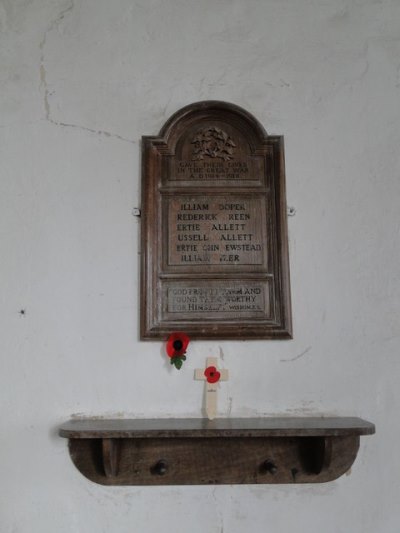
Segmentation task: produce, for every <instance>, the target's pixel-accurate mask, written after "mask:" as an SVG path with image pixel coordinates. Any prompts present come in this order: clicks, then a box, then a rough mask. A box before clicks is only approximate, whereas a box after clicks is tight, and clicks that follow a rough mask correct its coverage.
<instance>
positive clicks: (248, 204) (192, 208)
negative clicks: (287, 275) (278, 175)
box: [164, 195, 268, 269]
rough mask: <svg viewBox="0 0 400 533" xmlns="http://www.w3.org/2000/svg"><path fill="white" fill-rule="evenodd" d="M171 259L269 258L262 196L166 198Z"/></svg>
mask: <svg viewBox="0 0 400 533" xmlns="http://www.w3.org/2000/svg"><path fill="white" fill-rule="evenodd" d="M165 212H166V213H165V218H164V220H165V221H166V227H167V232H168V238H167V242H168V246H167V249H168V259H167V262H168V265H169V266H182V267H190V266H195V265H201V266H206V265H214V266H218V267H220V268H222V269H224V268H225V267H226V266H243V267H246V266H254V265H255V266H259V267H262V266H264V267H265V268H266V264H267V248H268V242H267V235H266V207H265V200H264V198H263V197H244V196H243V195H240V196H239V195H226V196H211V195H207V196H206V195H203V196H174V197H172V198H171V197H169V198H167V199H166V201H165Z"/></svg>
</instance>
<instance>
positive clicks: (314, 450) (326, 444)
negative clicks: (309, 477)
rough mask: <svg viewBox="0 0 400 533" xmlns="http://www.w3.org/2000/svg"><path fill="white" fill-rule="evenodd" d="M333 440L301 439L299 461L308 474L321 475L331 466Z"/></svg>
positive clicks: (321, 438) (322, 438)
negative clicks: (325, 468)
mask: <svg viewBox="0 0 400 533" xmlns="http://www.w3.org/2000/svg"><path fill="white" fill-rule="evenodd" d="M330 448H331V440H330V439H328V438H325V437H302V438H299V459H300V463H301V466H302V468H303V470H304V472H305V473H306V474H320V473H321V472H322V470H323V469H324V467H327V466H329V462H330Z"/></svg>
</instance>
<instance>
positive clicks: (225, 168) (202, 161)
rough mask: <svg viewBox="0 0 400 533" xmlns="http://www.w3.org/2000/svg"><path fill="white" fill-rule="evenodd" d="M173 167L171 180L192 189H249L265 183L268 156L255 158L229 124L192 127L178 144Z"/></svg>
mask: <svg viewBox="0 0 400 533" xmlns="http://www.w3.org/2000/svg"><path fill="white" fill-rule="evenodd" d="M268 153H269V152H268ZM170 163H171V165H170V171H169V174H170V176H169V180H170V181H178V182H181V181H185V182H186V184H187V185H189V186H190V185H195V186H199V185H200V186H201V185H204V184H206V185H207V186H218V185H221V184H225V183H226V182H228V183H234V184H236V185H238V184H240V183H241V182H243V183H244V184H245V185H246V186H249V185H251V184H252V183H253V185H254V184H258V185H260V184H261V183H262V182H263V181H265V180H264V177H265V154H264V155H262V156H257V155H254V154H252V153H251V151H250V146H249V142H248V140H247V139H246V136H245V135H243V132H241V131H240V130H238V129H237V128H235V127H233V126H232V125H231V124H227V123H226V122H217V121H213V122H210V121H206V122H202V123H201V125H194V126H192V127H191V128H190V129H188V131H187V132H186V134H185V135H184V136H182V137H181V139H180V140H179V142H178V143H177V147H176V154H175V157H174V158H172V159H171V160H170Z"/></svg>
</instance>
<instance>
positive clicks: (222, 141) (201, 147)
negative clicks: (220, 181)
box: [191, 126, 236, 161]
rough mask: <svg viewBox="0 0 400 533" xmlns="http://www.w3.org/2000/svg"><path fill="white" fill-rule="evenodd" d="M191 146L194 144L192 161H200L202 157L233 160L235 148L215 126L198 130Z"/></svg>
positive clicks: (231, 141) (225, 134) (227, 136)
mask: <svg viewBox="0 0 400 533" xmlns="http://www.w3.org/2000/svg"><path fill="white" fill-rule="evenodd" d="M191 144H194V149H193V157H192V159H193V161H198V160H202V159H204V157H212V158H220V159H223V160H224V161H229V160H231V159H233V153H234V148H235V147H236V144H235V143H234V142H233V140H232V139H231V138H230V137H229V135H228V134H227V133H225V132H224V131H223V130H221V129H220V128H217V127H215V126H214V127H211V128H205V129H202V130H200V131H199V132H198V133H197V135H196V136H195V138H194V139H193V140H192V143H191Z"/></svg>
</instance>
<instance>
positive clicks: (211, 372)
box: [204, 366, 221, 383]
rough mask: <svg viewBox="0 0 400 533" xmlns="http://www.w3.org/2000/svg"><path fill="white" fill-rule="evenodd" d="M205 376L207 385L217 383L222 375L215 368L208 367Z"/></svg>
mask: <svg viewBox="0 0 400 533" xmlns="http://www.w3.org/2000/svg"><path fill="white" fill-rule="evenodd" d="M204 375H205V376H206V379H207V383H217V381H219V380H220V377H221V373H220V372H218V370H217V369H216V368H215V366H208V367H207V368H206V369H205V370H204Z"/></svg>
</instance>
